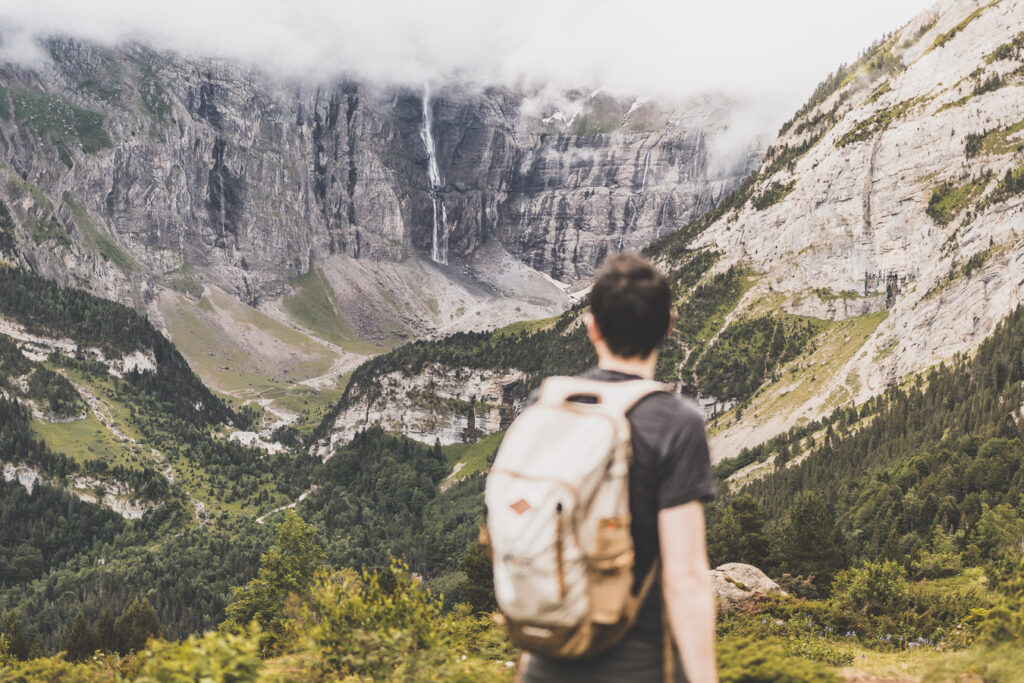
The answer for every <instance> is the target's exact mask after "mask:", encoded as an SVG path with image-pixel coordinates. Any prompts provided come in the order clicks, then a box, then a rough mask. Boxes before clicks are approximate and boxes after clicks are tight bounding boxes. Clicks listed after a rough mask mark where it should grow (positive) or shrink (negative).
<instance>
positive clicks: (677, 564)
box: [658, 501, 718, 683]
mask: <svg viewBox="0 0 1024 683" xmlns="http://www.w3.org/2000/svg"><path fill="white" fill-rule="evenodd" d="M658 537H659V539H660V541H661V561H662V575H661V586H662V591H663V592H664V595H665V604H666V605H667V607H668V621H669V626H670V627H671V630H672V635H674V636H675V642H676V645H677V647H678V648H679V654H680V655H681V656H682V659H683V667H684V668H685V669H686V677H687V679H689V681H690V683H716V681H718V674H717V673H716V669H715V596H714V592H713V591H712V588H711V572H710V571H709V569H710V568H709V567H708V553H707V546H706V544H705V540H704V507H703V506H702V505H701V503H700V502H698V501H693V502H690V503H686V504H684V505H680V506H678V507H673V508H669V509H667V510H662V511H661V512H660V513H658Z"/></svg>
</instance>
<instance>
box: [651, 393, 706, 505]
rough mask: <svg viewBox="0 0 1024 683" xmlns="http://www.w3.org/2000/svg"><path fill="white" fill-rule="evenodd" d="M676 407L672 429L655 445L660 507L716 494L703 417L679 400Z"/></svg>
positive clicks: (703, 499)
mask: <svg viewBox="0 0 1024 683" xmlns="http://www.w3.org/2000/svg"><path fill="white" fill-rule="evenodd" d="M679 409H680V410H679V411H678V412H677V416H676V418H675V419H674V420H673V425H672V428H671V429H668V430H666V432H665V434H664V438H663V439H662V440H661V443H659V444H658V447H659V449H658V450H659V452H660V460H659V463H658V509H659V510H664V509H665V508H671V507H676V506H677V505H684V504H686V503H689V502H692V501H694V500H700V501H709V500H712V499H713V498H714V497H715V483H714V479H713V478H712V476H711V457H710V455H709V453H708V438H707V433H706V431H705V429H704V419H703V418H702V417H701V416H700V414H699V413H698V412H697V411H696V410H694V409H692V408H690V407H689V406H686V405H683V404H682V403H681V402H680V404H679Z"/></svg>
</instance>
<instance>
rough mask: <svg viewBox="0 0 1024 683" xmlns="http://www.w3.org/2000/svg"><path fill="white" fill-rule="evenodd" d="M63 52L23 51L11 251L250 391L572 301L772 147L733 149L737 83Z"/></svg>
mask: <svg viewBox="0 0 1024 683" xmlns="http://www.w3.org/2000/svg"><path fill="white" fill-rule="evenodd" d="M45 47H46V50H47V52H48V55H49V57H50V63H49V64H47V65H45V66H44V67H40V68H21V67H17V66H14V65H9V64H8V65H4V66H2V67H0V202H2V203H3V205H4V206H5V207H6V209H5V211H6V214H8V215H9V216H10V220H9V221H8V222H9V223H10V224H11V227H10V229H9V230H8V238H7V241H8V242H11V244H8V252H9V253H12V255H14V256H15V257H16V258H15V260H16V261H17V262H18V263H21V264H22V265H25V266H28V267H30V268H31V269H32V270H34V271H35V272H37V273H39V274H41V275H44V276H46V277H50V278H54V279H57V280H58V281H60V282H62V283H64V284H69V285H74V286H80V287H85V288H87V289H89V290H90V291H91V292H93V293H95V294H98V295H100V296H104V297H106V298H110V299H113V300H116V301H119V302H121V303H124V304H127V305H130V306H133V307H135V308H137V309H139V310H144V311H146V312H147V313H148V314H149V315H150V317H151V318H152V319H153V320H154V321H155V322H156V324H157V325H158V326H159V327H161V328H162V329H164V330H166V331H167V332H168V334H169V336H170V337H171V338H172V340H174V341H175V343H176V344H178V345H179V347H180V348H181V349H182V351H183V352H184V353H185V355H186V357H187V358H188V359H189V361H190V363H192V365H193V366H194V367H195V368H196V369H197V371H198V372H199V373H200V374H201V375H202V376H203V377H204V379H205V380H206V381H208V382H210V383H212V384H213V385H214V386H215V387H217V388H218V389H220V390H222V391H226V392H229V393H235V394H238V393H239V392H249V394H251V393H252V392H256V393H260V392H266V391H273V390H278V391H280V390H282V387H283V388H285V389H287V388H288V387H291V386H294V385H295V384H296V383H299V382H302V381H311V382H313V383H314V384H316V385H318V386H320V385H325V384H326V385H329V384H332V383H333V382H334V380H335V379H336V378H337V377H338V376H339V375H341V374H343V373H344V372H345V371H347V370H350V369H352V368H353V367H354V366H355V365H357V364H358V363H359V361H360V360H362V359H364V358H365V357H366V355H372V354H373V353H378V352H380V351H381V350H384V349H386V348H389V347H392V346H395V345H397V344H399V343H401V342H403V341H406V340H409V339H411V338H421V337H423V336H425V335H431V334H436V333H438V332H446V331H447V332H451V331H456V330H464V329H483V328H487V327H493V326H494V325H498V324H504V323H508V322H512V321H515V320H520V319H526V318H531V317H545V316H548V315H552V314H555V313H558V312H560V311H562V310H564V309H565V308H566V307H567V306H568V304H569V298H568V296H567V294H566V292H567V291H571V290H575V289H579V288H580V287H582V286H583V285H584V284H585V282H586V281H587V279H588V278H589V277H590V275H591V274H592V273H593V271H594V268H595V266H596V265H597V264H598V263H599V262H600V261H601V259H602V258H603V257H604V255H605V254H607V253H608V252H609V251H614V250H617V249H620V248H634V249H635V248H640V247H642V246H643V245H644V244H646V243H647V242H649V241H650V240H652V239H654V238H656V237H657V236H659V235H662V234H665V233H666V232H669V231H671V230H673V229H675V228H676V227H678V226H680V225H683V224H685V223H687V222H689V221H690V220H692V219H694V218H696V217H697V216H699V215H701V214H702V213H704V212H705V211H706V210H708V209H709V208H711V207H712V206H714V204H715V202H716V201H717V200H718V198H720V197H721V196H722V195H723V194H725V193H726V192H727V191H728V190H730V189H731V188H732V187H734V186H735V185H736V183H738V181H739V179H740V178H741V177H742V176H743V175H744V174H745V173H746V171H747V170H748V169H749V168H750V167H751V166H752V165H753V164H754V163H756V161H757V159H758V158H759V156H760V151H759V149H758V147H757V141H756V140H749V141H747V142H748V143H749V145H748V152H747V153H746V154H744V155H741V156H740V158H738V159H729V158H725V157H724V156H723V155H722V154H716V153H715V145H716V140H717V139H718V138H717V136H718V135H719V134H720V133H723V131H724V129H725V128H726V127H727V123H728V115H729V112H730V111H731V106H732V105H731V103H730V102H729V101H728V100H725V99H723V98H704V99H700V100H697V101H692V102H688V103H685V104H683V105H679V106H675V105H673V106H667V105H664V104H659V103H656V102H647V101H643V100H641V99H639V98H620V97H612V96H609V95H607V94H605V93H603V92H601V91H593V92H569V93H558V94H554V95H552V94H549V93H548V92H546V91H544V92H541V91H537V92H533V91H526V92H523V91H516V90H510V89H503V88H489V89H468V88H466V87H461V86H458V85H456V84H450V85H443V86H442V85H437V86H435V87H434V88H433V89H430V88H426V87H425V88H423V89H422V90H416V89H408V88H394V87H391V88H381V87H375V86H374V85H373V84H369V83H361V82H356V81H351V80H343V81H338V82H334V83H330V84H323V85H315V84H307V83H302V82H298V81H284V80H281V79H274V78H271V77H269V76H266V75H263V74H261V73H259V72H256V71H253V70H248V69H245V68H242V67H239V66H237V65H233V64H230V63H223V62H215V61H209V60H196V59H193V60H186V59H183V58H179V57H176V56H174V55H170V54H164V53H157V52H154V51H152V50H149V49H147V48H145V47H143V46H140V45H130V46H126V47H123V48H117V49H112V48H104V47H100V46H97V45H93V44H89V43H83V42H79V41H75V40H71V39H65V38H54V39H51V40H49V41H48V42H47V43H46V45H45ZM253 309H255V310H253ZM239 350H242V351H244V353H241V354H240V353H239ZM225 368H227V370H225Z"/></svg>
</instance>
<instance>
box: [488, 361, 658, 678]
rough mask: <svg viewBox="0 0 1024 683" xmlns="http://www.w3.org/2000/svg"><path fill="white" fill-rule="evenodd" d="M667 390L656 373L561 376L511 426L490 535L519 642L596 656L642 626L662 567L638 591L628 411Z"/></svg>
mask: <svg viewBox="0 0 1024 683" xmlns="http://www.w3.org/2000/svg"><path fill="white" fill-rule="evenodd" d="M660 391H669V388H668V387H667V386H666V385H664V384H661V383H659V382H654V381H650V380H627V381H620V382H608V381H601V380H591V379H581V378H575V377H551V378H548V379H547V380H545V381H544V383H543V384H542V385H541V388H540V393H539V396H538V398H537V401H536V403H534V404H532V405H530V406H529V407H527V408H526V409H525V410H524V411H523V413H522V414H521V415H520V416H519V418H518V419H516V421H515V422H514V423H513V424H512V426H511V427H509V429H508V431H507V432H506V434H505V438H504V440H503V441H502V443H501V447H500V448H499V449H498V453H497V455H496V457H495V460H494V465H493V466H492V468H491V471H490V474H489V475H488V476H487V485H486V489H485V492H484V503H485V507H486V514H487V526H486V529H485V532H486V536H487V541H488V543H489V544H490V546H491V551H492V557H493V562H494V593H495V597H496V598H497V601H498V607H499V609H500V610H501V613H502V616H503V618H504V621H505V622H506V624H507V626H508V631H509V637H510V638H511V640H512V642H513V643H514V644H515V645H516V646H517V647H520V648H522V649H524V650H528V651H530V652H534V653H537V654H540V655H545V656H549V657H560V658H580V657H586V656H590V655H594V654H597V653H599V652H602V651H604V650H606V649H608V648H609V647H611V646H612V645H614V644H615V643H617V642H618V641H619V640H620V639H621V638H622V637H623V636H624V635H625V634H626V632H627V631H628V630H629V629H630V627H631V626H632V625H633V622H634V621H635V619H636V614H637V612H638V610H639V608H640V605H641V604H642V603H643V601H644V599H645V598H646V596H647V593H648V591H649V590H650V587H651V584H652V583H653V580H654V577H655V575H656V573H657V568H658V564H659V563H658V561H657V560H655V562H654V564H653V565H652V567H651V569H650V571H649V572H648V574H647V576H646V577H645V578H644V580H643V582H642V586H641V589H640V591H639V593H638V594H636V595H634V594H633V593H632V586H633V559H634V556H633V536H632V533H631V531H630V512H629V465H630V461H631V457H632V444H631V440H630V426H629V421H628V420H627V419H626V413H628V412H629V410H630V409H631V408H632V407H633V406H634V405H635V404H636V403H637V402H638V401H640V399H642V398H644V397H646V396H649V395H650V394H652V393H656V392H660ZM583 398H589V399H590V400H591V401H593V402H591V403H584V402H581V401H580V400H579V399H583Z"/></svg>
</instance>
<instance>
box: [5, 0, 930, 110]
mask: <svg viewBox="0 0 1024 683" xmlns="http://www.w3.org/2000/svg"><path fill="white" fill-rule="evenodd" d="M930 5H931V2H930V1H928V0H858V1H857V2H843V3H840V2H836V1H835V0H710V1H709V0H701V1H699V2H694V1H692V0H674V1H672V0H629V1H628V2H626V1H624V0H617V1H612V0H515V1H513V2H509V0H500V1H499V0H173V1H169V0H159V1H157V0H0V39H2V41H3V43H2V45H0V61H17V62H20V63H23V64H30V65H31V64H39V63H40V62H41V61H42V60H45V55H44V53H43V52H42V51H41V50H40V49H39V48H38V46H37V39H38V37H40V36H47V35H54V34H65V35H72V36H75V37H78V38H83V39H88V40H92V41H97V42H100V43H103V44H118V43H121V42H125V41H141V42H145V43H147V44H150V45H151V46H153V47H155V48H158V49H166V50H172V51H175V52H179V53H181V54H183V55H186V56H200V57H217V58H225V59H230V60H233V61H238V62H241V63H244V64H246V65H249V66H256V67H258V68H260V69H262V70H265V71H267V72H269V73H270V74H271V75H275V76H280V77H284V78H302V79H313V80H322V79H332V78H338V77H341V76H349V77H356V78H360V79H366V80H369V81H373V82H379V83H381V84H387V85H394V84H401V85H419V84H422V83H424V82H426V81H431V82H443V81H446V80H448V79H451V78H460V79H463V80H466V81H468V82H474V83H478V84H505V85H517V84H524V83H525V84H529V85H546V86H552V87H556V88H569V87H582V88H596V87H604V88H605V89H606V90H608V91H609V92H612V93H615V94H622V95H637V96H641V97H650V98H659V99H665V100H670V101H671V100H684V99H686V98H689V97H692V96H696V95H701V94H704V93H721V94H725V95H727V96H731V97H734V98H737V99H740V100H744V101H747V102H750V103H752V104H754V105H756V106H757V107H760V108H762V109H764V110H765V111H766V112H770V118H773V119H775V118H777V119H778V120H779V121H781V120H783V119H785V118H788V116H789V114H791V113H792V112H793V111H794V110H795V109H796V108H797V107H798V106H799V105H800V104H801V103H802V102H803V101H804V100H805V99H806V98H807V96H808V95H809V94H810V92H811V90H812V89H813V88H814V86H815V84H817V83H818V82H819V81H820V80H822V79H823V78H824V77H825V76H826V75H828V73H830V72H831V71H833V70H834V69H835V68H836V66H838V65H839V64H840V63H841V62H849V61H851V60H853V59H855V58H856V57H857V55H858V54H859V53H860V52H861V51H862V50H863V49H864V48H865V47H866V46H868V45H869V44H870V43H872V42H873V41H874V40H876V39H878V38H880V37H881V36H883V35H884V34H886V33H889V32H891V31H893V30H895V29H897V28H899V27H900V26H902V25H903V24H904V23H906V22H907V21H908V20H910V19H911V18H913V17H914V16H916V15H917V14H919V13H920V12H922V11H924V10H926V9H927V8H928V7H929V6H930Z"/></svg>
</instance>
